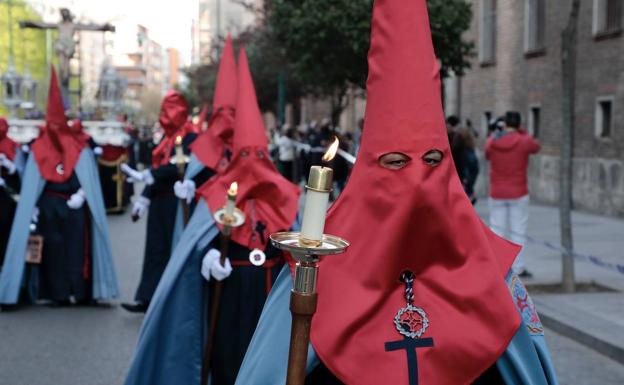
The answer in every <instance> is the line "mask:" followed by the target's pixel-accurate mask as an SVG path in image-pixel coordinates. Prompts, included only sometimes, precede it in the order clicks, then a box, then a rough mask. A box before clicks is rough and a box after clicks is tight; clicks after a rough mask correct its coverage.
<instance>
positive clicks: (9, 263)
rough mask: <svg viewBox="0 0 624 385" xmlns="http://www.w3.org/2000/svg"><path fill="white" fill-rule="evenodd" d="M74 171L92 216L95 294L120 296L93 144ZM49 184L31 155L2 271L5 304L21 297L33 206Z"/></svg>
mask: <svg viewBox="0 0 624 385" xmlns="http://www.w3.org/2000/svg"><path fill="white" fill-rule="evenodd" d="M74 172H75V173H76V176H77V177H78V181H79V182H80V187H81V188H82V189H83V190H84V192H85V195H86V203H87V206H88V207H89V212H90V213H91V219H92V221H91V222H92V224H91V227H92V232H91V234H92V242H93V245H92V247H93V249H92V254H93V256H92V264H93V266H92V270H93V271H92V274H93V298H94V299H97V300H107V299H112V298H116V297H118V296H119V287H118V284H117V276H116V274H115V266H114V264H113V256H112V248H111V243H110V237H109V235H108V222H107V220H106V212H105V209H104V198H103V197H102V189H101V186H100V177H99V174H98V169H97V165H96V163H95V157H94V155H93V151H91V149H90V148H85V149H84V150H82V153H81V154H80V159H79V160H78V164H77V165H76V168H75V169H74ZM45 184H46V181H45V180H44V179H43V178H42V177H41V174H40V173H39V169H38V168H37V163H36V162H35V158H34V156H30V157H29V158H28V161H27V163H26V169H25V170H24V176H23V179H22V190H21V193H20V200H19V203H18V205H17V211H16V213H15V219H14V221H13V226H12V228H11V235H10V238H9V244H8V246H7V251H6V254H5V259H4V266H3V269H2V274H0V303H1V304H5V305H13V304H16V303H17V301H18V297H19V293H20V287H21V286H22V283H23V282H22V281H23V276H24V267H25V264H26V263H25V259H24V258H25V255H26V247H27V243H28V237H29V235H30V222H31V219H32V214H33V209H34V208H35V206H36V205H37V202H38V200H39V196H40V195H41V193H42V191H43V189H44V187H45Z"/></svg>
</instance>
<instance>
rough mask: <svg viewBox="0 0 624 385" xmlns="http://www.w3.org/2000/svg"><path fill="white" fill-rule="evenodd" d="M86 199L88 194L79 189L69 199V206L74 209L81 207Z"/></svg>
mask: <svg viewBox="0 0 624 385" xmlns="http://www.w3.org/2000/svg"><path fill="white" fill-rule="evenodd" d="M85 200H86V195H85V192H84V190H83V189H80V190H78V191H77V192H76V193H75V194H73V195H72V196H71V197H70V198H69V200H68V201H67V206H69V208H70V209H72V210H78V209H81V208H82V206H83V205H84V203H85Z"/></svg>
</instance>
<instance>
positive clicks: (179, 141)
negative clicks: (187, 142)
mask: <svg viewBox="0 0 624 385" xmlns="http://www.w3.org/2000/svg"><path fill="white" fill-rule="evenodd" d="M175 144H176V146H179V145H181V144H182V136H177V137H176V141H175Z"/></svg>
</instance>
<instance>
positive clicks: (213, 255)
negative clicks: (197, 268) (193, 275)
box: [201, 249, 221, 281]
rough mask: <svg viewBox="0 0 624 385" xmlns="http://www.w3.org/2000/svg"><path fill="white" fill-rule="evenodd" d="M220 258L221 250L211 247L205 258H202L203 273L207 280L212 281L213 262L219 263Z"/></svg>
mask: <svg viewBox="0 0 624 385" xmlns="http://www.w3.org/2000/svg"><path fill="white" fill-rule="evenodd" d="M220 258H221V252H220V251H219V250H217V249H210V250H209V251H208V252H207V253H206V255H205V256H204V259H202V266H201V275H202V277H204V279H205V280H206V281H210V269H211V268H212V264H213V263H214V262H215V261H217V263H219V259H220Z"/></svg>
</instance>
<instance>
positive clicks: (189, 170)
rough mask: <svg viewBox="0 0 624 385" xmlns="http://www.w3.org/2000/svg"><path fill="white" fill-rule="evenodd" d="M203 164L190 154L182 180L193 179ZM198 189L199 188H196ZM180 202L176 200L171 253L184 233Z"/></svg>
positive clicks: (202, 167)
mask: <svg viewBox="0 0 624 385" xmlns="http://www.w3.org/2000/svg"><path fill="white" fill-rule="evenodd" d="M205 167H206V166H204V164H203V163H202V162H200V161H199V159H197V157H196V156H195V154H193V153H191V159H190V160H189V163H188V166H187V167H186V172H185V173H184V179H185V180H186V179H193V178H195V177H196V176H197V175H198V174H199V173H200V172H202V170H203V169H204V168H205ZM197 187H199V186H197ZM182 213H183V210H182V201H180V200H178V209H177V210H176V217H175V223H174V225H173V238H172V242H171V253H172V254H173V251H174V250H175V248H176V246H177V245H178V242H179V241H180V237H181V236H182V232H183V231H184V218H182Z"/></svg>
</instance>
